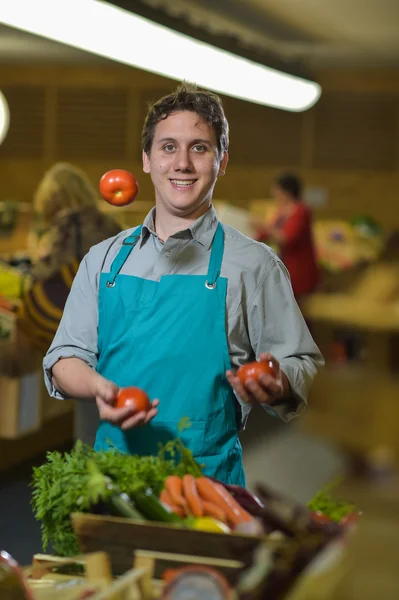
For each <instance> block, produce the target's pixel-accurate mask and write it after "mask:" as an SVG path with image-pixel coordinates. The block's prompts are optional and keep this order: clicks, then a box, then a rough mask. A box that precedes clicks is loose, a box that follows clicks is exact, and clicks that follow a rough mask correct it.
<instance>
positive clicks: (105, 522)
mask: <svg viewBox="0 0 399 600" xmlns="http://www.w3.org/2000/svg"><path fill="white" fill-rule="evenodd" d="M71 518H72V524H73V528H74V530H75V532H76V535H77V537H78V540H79V545H80V549H81V551H82V552H83V553H91V552H98V551H100V550H102V551H105V552H107V553H108V555H109V556H110V559H111V563H112V569H113V572H114V574H116V575H119V574H121V573H124V572H126V571H127V570H128V569H129V568H130V566H131V561H132V556H133V555H134V554H135V553H136V552H137V551H139V550H140V551H147V552H158V553H172V554H195V555H198V556H207V557H208V558H209V559H219V560H220V559H223V560H232V561H240V562H241V563H243V565H249V564H250V563H251V561H252V557H253V553H254V551H255V549H256V548H257V547H258V546H259V544H260V543H262V541H263V540H264V538H260V537H255V536H248V535H242V534H234V533H231V534H228V535H226V534H221V533H211V532H205V531H198V530H195V529H186V528H179V527H175V526H170V525H167V524H163V523H155V522H139V521H134V520H130V519H125V518H119V517H109V516H102V515H101V516H100V515H93V514H85V513H75V514H72V515H71ZM158 567H159V570H158V571H157V574H159V572H160V570H162V569H164V568H166V567H168V565H167V564H164V563H162V562H160V564H159V565H158Z"/></svg>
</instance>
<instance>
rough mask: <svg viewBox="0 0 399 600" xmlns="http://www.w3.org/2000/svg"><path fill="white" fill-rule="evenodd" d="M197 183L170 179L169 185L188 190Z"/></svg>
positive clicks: (194, 180) (191, 180)
mask: <svg viewBox="0 0 399 600" xmlns="http://www.w3.org/2000/svg"><path fill="white" fill-rule="evenodd" d="M196 181H197V179H170V182H171V184H172V185H173V186H174V187H176V188H180V189H182V188H189V187H191V186H192V185H194V183H195V182H196Z"/></svg>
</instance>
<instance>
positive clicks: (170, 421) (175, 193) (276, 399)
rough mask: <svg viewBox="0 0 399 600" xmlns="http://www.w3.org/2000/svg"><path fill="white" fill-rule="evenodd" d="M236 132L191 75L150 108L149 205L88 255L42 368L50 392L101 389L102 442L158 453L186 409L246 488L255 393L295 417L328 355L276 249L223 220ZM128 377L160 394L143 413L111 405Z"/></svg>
mask: <svg viewBox="0 0 399 600" xmlns="http://www.w3.org/2000/svg"><path fill="white" fill-rule="evenodd" d="M228 134H229V132H228V123H227V120H226V117H225V115H224V111H223V107H222V104H221V101H220V99H219V98H218V97H217V96H216V95H214V94H211V93H208V92H202V91H198V90H197V89H196V88H194V87H192V86H188V85H186V84H184V85H181V86H180V87H179V88H178V89H177V90H176V91H175V92H174V93H172V94H170V95H169V96H166V97H165V98H161V99H160V100H159V101H158V102H157V103H155V104H154V105H153V106H152V107H151V108H150V109H149V112H148V115H147V118H146V121H145V124H144V129H143V136H142V147H143V166H144V172H145V173H148V174H150V175H151V179H152V182H153V185H154V188H155V208H154V209H153V210H151V211H150V213H149V214H148V215H147V217H146V219H145V221H144V224H143V226H142V227H138V228H133V229H131V230H129V231H128V232H124V233H122V234H120V235H117V236H115V237H114V238H111V239H109V240H106V241H104V242H103V243H101V244H99V245H97V246H94V247H93V248H92V249H91V250H90V252H89V253H88V255H87V256H86V257H85V258H84V260H83V261H82V263H81V266H80V269H79V272H78V274H77V276H76V278H75V281H74V284H73V287H72V290H71V293H70V297H69V299H68V302H67V305H66V307H65V311H64V316H63V319H62V322H61V324H60V327H59V330H58V332H57V334H56V336H55V339H54V341H53V343H52V345H51V348H50V349H49V351H48V353H47V356H46V357H45V359H44V370H45V374H46V381H47V386H48V389H49V391H50V393H51V394H52V395H53V396H54V397H56V398H61V399H62V398H66V397H73V398H81V399H95V401H96V403H97V407H98V410H99V414H100V425H99V428H98V431H97V436H96V443H95V448H96V449H98V450H101V449H107V448H109V447H110V445H111V446H113V447H116V448H118V449H120V450H121V451H122V452H127V453H131V454H133V453H134V454H141V455H144V454H152V453H156V452H157V446H158V443H159V442H164V441H166V440H168V439H170V438H173V437H176V436H177V435H178V424H179V422H180V420H181V419H182V417H189V419H190V422H191V426H190V428H189V429H187V430H185V431H183V432H182V433H181V435H182V438H183V441H184V443H185V444H186V445H187V446H188V447H189V448H190V449H191V451H192V452H193V455H194V457H195V458H196V459H197V460H198V462H199V463H202V464H205V465H206V466H205V473H206V474H208V475H212V476H214V477H217V478H218V479H220V480H222V481H225V482H231V483H236V484H241V485H244V482H245V478H244V471H243V466H242V452H241V445H240V442H239V440H238V430H239V428H240V427H241V426H242V424H243V423H245V420H246V418H247V416H248V413H249V411H250V408H251V404H253V403H255V402H259V403H261V404H262V405H263V406H264V407H265V408H266V409H267V410H269V411H271V412H274V413H276V414H279V416H280V417H281V418H282V419H283V420H286V421H288V420H289V419H291V418H292V417H294V416H295V415H296V414H298V413H299V412H300V410H301V409H302V408H303V407H304V406H305V403H306V396H307V391H308V388H309V385H310V383H311V380H312V379H313V377H314V375H315V373H316V370H317V365H319V364H321V363H322V360H323V359H322V357H321V355H320V352H319V350H318V348H317V346H316V345H315V344H314V342H313V340H312V338H311V336H310V334H309V332H308V330H307V327H306V325H305V322H304V320H303V318H302V315H301V313H300V311H299V309H298V306H297V304H296V302H295V300H294V297H293V293H292V289H291V285H290V282H289V276H288V274H287V271H286V269H285V267H284V266H283V265H282V263H281V262H280V260H279V259H278V258H277V257H276V255H275V254H274V253H273V252H272V251H271V250H270V249H268V248H267V247H266V246H264V245H263V244H260V243H257V242H255V241H253V240H251V239H249V238H247V237H245V236H244V235H242V234H240V233H239V232H238V231H236V230H234V229H232V228H231V227H227V226H222V225H221V224H220V223H219V222H218V219H217V216H216V213H215V211H214V209H213V207H212V204H211V202H212V194H213V189H214V186H215V183H216V180H217V178H218V177H219V176H222V175H224V173H225V170H226V167H227V162H228ZM271 357H272V360H273V361H274V362H275V366H276V369H277V371H278V376H277V379H273V378H271V377H269V376H266V375H265V376H263V377H262V379H261V380H260V381H259V382H256V381H249V382H248V383H247V384H246V386H245V387H243V386H242V385H241V384H240V382H239V380H238V378H237V377H236V374H235V371H236V369H237V368H238V367H239V366H240V365H242V364H244V363H246V362H248V361H252V360H255V359H256V358H257V359H258V360H269V359H270V358H271ZM131 385H134V386H138V387H141V388H142V389H144V390H145V391H146V392H147V393H148V394H149V395H150V397H151V399H153V402H152V407H151V410H150V411H149V412H148V413H147V414H145V413H139V414H134V412H133V411H132V409H131V408H129V407H127V408H121V409H117V408H114V402H115V397H116V394H117V392H118V389H119V388H120V387H126V386H131Z"/></svg>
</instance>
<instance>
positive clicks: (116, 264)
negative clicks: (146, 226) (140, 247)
mask: <svg viewBox="0 0 399 600" xmlns="http://www.w3.org/2000/svg"><path fill="white" fill-rule="evenodd" d="M142 228H143V226H142V225H140V226H139V227H137V228H136V229H135V230H134V231H133V232H132V234H131V235H129V236H127V237H126V238H125V239H124V240H123V242H122V246H121V249H120V250H119V252H118V254H117V255H116V256H115V258H114V260H113V261H112V265H111V271H110V277H109V279H108V281H107V287H114V285H115V279H116V276H117V275H118V273H120V271H121V269H122V267H123V265H124V264H125V262H126V261H127V259H128V258H129V256H130V253H131V252H132V250H133V248H134V247H135V245H136V244H137V241H138V240H139V238H140V235H141V230H142Z"/></svg>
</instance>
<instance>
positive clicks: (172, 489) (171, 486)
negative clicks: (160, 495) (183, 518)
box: [165, 475, 187, 511]
mask: <svg viewBox="0 0 399 600" xmlns="http://www.w3.org/2000/svg"><path fill="white" fill-rule="evenodd" d="M165 487H166V489H167V491H168V492H169V495H170V497H171V498H172V502H173V504H176V506H181V507H182V508H184V510H185V511H186V509H187V502H186V500H185V498H184V496H183V481H182V480H181V479H180V477H177V475H169V477H167V478H166V481H165Z"/></svg>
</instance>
